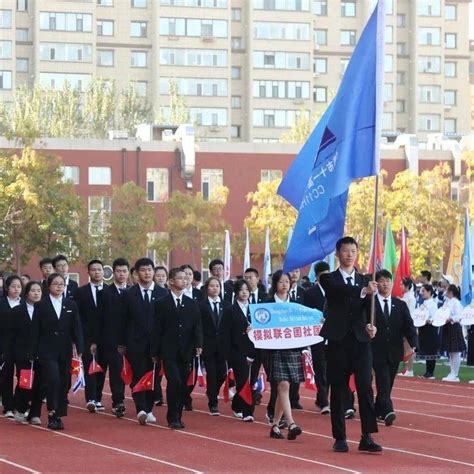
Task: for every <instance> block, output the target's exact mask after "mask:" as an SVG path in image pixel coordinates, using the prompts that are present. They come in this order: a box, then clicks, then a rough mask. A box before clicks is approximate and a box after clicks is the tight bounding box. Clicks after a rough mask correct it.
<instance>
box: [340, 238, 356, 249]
mask: <svg viewBox="0 0 474 474" xmlns="http://www.w3.org/2000/svg"><path fill="white" fill-rule="evenodd" d="M344 244H352V245H355V246H356V247H357V248H359V244H358V243H357V240H356V239H354V237H348V236H346V237H341V238H340V239H339V240H338V241H337V242H336V250H337V251H339V250H341V247H342V246H343V245H344Z"/></svg>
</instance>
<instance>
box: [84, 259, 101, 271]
mask: <svg viewBox="0 0 474 474" xmlns="http://www.w3.org/2000/svg"><path fill="white" fill-rule="evenodd" d="M96 263H98V264H99V265H100V266H101V267H102V268H104V264H103V263H102V262H101V261H100V260H99V259H97V258H94V259H93V260H91V261H90V262H89V263H88V264H87V271H89V270H90V269H91V267H92V265H95V264H96Z"/></svg>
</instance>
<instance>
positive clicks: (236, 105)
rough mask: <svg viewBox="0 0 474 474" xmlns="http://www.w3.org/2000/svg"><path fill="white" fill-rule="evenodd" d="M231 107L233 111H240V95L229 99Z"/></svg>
mask: <svg viewBox="0 0 474 474" xmlns="http://www.w3.org/2000/svg"><path fill="white" fill-rule="evenodd" d="M231 107H232V108H233V109H240V108H241V107H242V97H240V95H233V96H232V97H231Z"/></svg>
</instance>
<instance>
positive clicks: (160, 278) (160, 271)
mask: <svg viewBox="0 0 474 474" xmlns="http://www.w3.org/2000/svg"><path fill="white" fill-rule="evenodd" d="M154 280H155V283H156V284H157V285H158V286H161V288H165V289H168V270H167V269H166V267H163V266H162V265H158V266H156V267H155V278H154Z"/></svg>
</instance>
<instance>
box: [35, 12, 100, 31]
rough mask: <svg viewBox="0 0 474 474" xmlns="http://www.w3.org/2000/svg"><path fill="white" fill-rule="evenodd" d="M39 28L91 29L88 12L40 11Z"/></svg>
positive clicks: (48, 29) (47, 29) (63, 29)
mask: <svg viewBox="0 0 474 474" xmlns="http://www.w3.org/2000/svg"><path fill="white" fill-rule="evenodd" d="M40 29H41V30H46V31H76V32H86V33H90V32H91V31H92V15H91V14H89V13H61V12H40Z"/></svg>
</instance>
